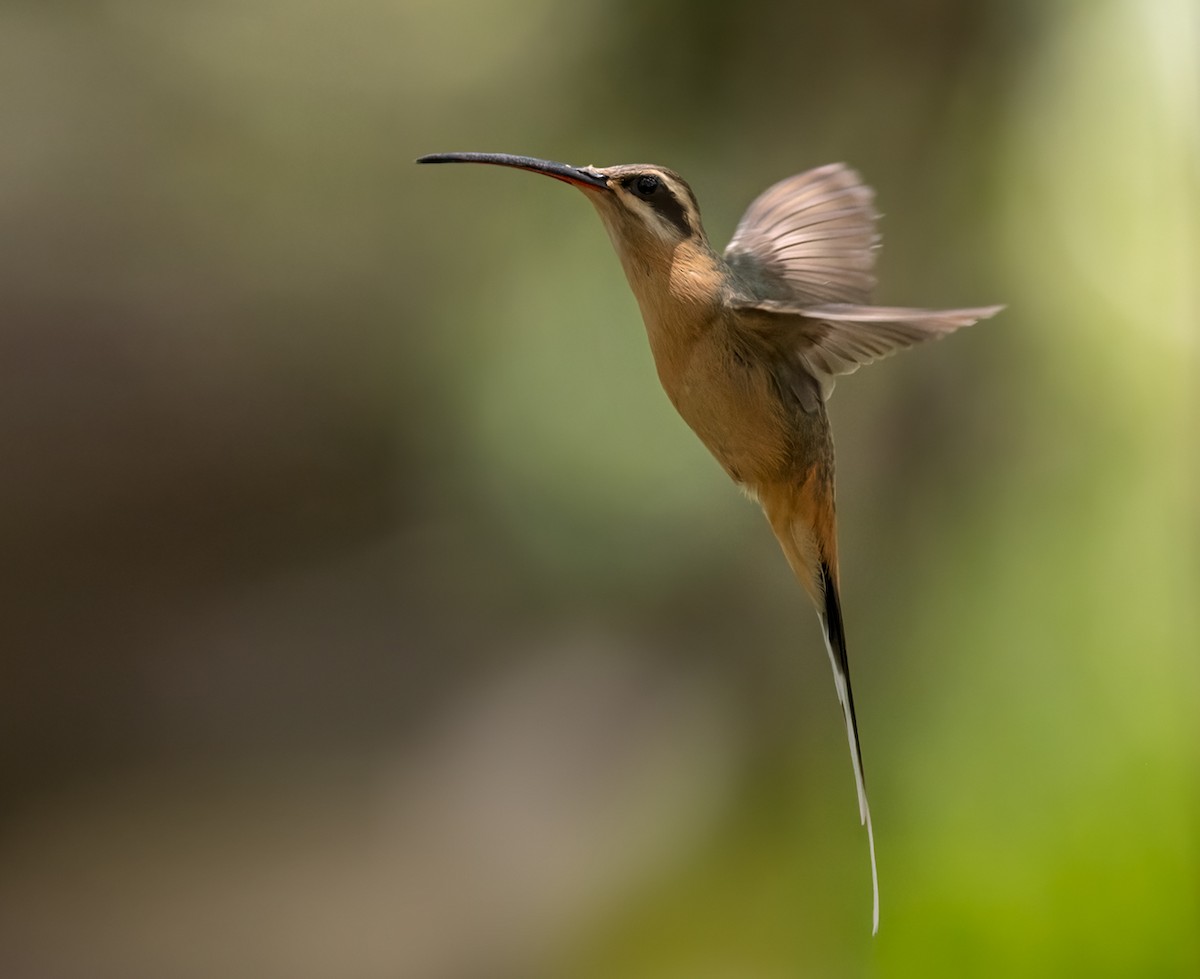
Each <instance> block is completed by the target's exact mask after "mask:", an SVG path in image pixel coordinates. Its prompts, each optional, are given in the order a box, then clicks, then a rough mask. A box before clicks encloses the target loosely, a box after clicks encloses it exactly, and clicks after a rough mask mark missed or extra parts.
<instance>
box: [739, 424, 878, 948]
mask: <svg viewBox="0 0 1200 979" xmlns="http://www.w3.org/2000/svg"><path fill="white" fill-rule="evenodd" d="M826 438H828V435H827V434H826ZM829 451H830V458H829V459H828V460H827V461H826V462H825V469H824V471H822V467H821V466H819V465H818V466H814V468H813V469H812V470H811V471H810V473H809V475H808V476H807V477H806V478H805V479H804V480H802V481H801V482H800V484H799V486H798V487H797V486H794V485H788V486H782V487H775V486H769V487H763V488H761V489H760V490H759V499H760V501H761V503H762V505H763V510H765V511H766V514H767V519H768V521H770V524H771V529H772V530H774V531H775V536H776V537H777V538H778V540H779V543H780V545H781V546H782V547H783V553H784V556H785V557H786V558H787V560H788V564H789V565H791V568H792V572H793V573H794V574H795V575H796V578H797V580H798V581H799V582H800V584H801V585H803V586H804V589H805V591H807V592H808V594H809V596H810V597H811V598H812V600H813V604H814V605H816V607H817V615H818V616H819V617H820V619H821V631H822V632H823V633H824V635H825V648H826V650H828V652H829V663H830V665H831V666H832V667H833V682H834V684H835V685H836V687H837V695H838V700H839V701H840V702H841V705H842V713H843V714H844V715H845V718H846V737H847V738H849V740H850V761H851V762H852V763H853V765H854V784H855V787H856V788H857V789H858V814H859V817H860V818H861V819H862V822H863V825H865V826H866V827H867V843H868V845H869V846H870V850H871V895H872V909H871V933H872V934H876V933H877V932H878V931H879V871H878V869H877V868H876V866H875V831H874V829H872V827H871V808H870V806H869V805H868V804H867V784H866V782H865V781H864V779H863V764H862V751H861V750H860V749H859V746H858V718H857V717H855V715H854V694H853V693H851V691H850V662H849V660H848V659H847V657H846V631H845V628H844V627H843V625H842V606H841V602H840V601H839V600H838V579H837V519H836V517H835V514H834V505H833V473H832V444H830V446H829Z"/></svg>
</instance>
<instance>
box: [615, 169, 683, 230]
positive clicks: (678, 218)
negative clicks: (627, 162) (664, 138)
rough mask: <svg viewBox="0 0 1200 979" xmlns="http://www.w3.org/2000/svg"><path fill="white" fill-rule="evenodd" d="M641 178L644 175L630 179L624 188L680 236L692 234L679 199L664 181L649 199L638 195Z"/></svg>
mask: <svg viewBox="0 0 1200 979" xmlns="http://www.w3.org/2000/svg"><path fill="white" fill-rule="evenodd" d="M643 176H645V174H641V175H639V176H637V177H631V178H630V179H629V180H627V181H626V182H625V186H626V187H627V188H628V189H629V190H631V191H633V193H634V194H636V195H637V197H639V198H640V199H641V200H644V201H645V202H646V203H647V204H649V205H650V206H651V207H653V208H654V210H656V211H657V212H658V213H659V214H661V215H662V216H663V217H664V218H666V219H667V220H668V221H670V222H671V223H672V224H673V225H675V227H676V228H678V229H679V232H680V234H682V235H684V236H685V237H688V236H690V235H691V234H693V229H692V225H691V222H690V221H688V215H687V211H686V210H685V209H684V206H683V205H682V204H681V203H680V202H679V199H678V198H677V197H676V196H675V195H674V194H673V193H672V192H671V188H670V187H668V186H667V184H666V182H665V181H663V180H659V181H658V187H657V188H655V190H654V192H653V193H652V194H651V195H650V196H649V197H647V196H645V195H643V194H641V193H638V186H637V182H638V180H640V179H641V177H643Z"/></svg>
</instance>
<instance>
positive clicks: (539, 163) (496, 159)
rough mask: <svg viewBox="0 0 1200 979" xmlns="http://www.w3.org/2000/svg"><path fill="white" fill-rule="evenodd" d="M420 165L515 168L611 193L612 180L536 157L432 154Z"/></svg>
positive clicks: (588, 171) (507, 154)
mask: <svg viewBox="0 0 1200 979" xmlns="http://www.w3.org/2000/svg"><path fill="white" fill-rule="evenodd" d="M417 162H418V163H491V164H493V165H495V166H499V167H515V168H516V169H517V170H528V171H529V172H530V173H541V174H545V175H546V176H547V177H553V178H554V179H555V180H561V181H563V182H564V183H568V184H573V185H574V186H576V187H596V188H600V189H603V190H607V189H608V178H607V177H605V176H604V175H603V174H600V173H596V172H595V171H594V170H591V169H580V168H579V167H573V166H569V165H568V164H566V163H555V162H554V161H553V160H538V159H535V158H534V157H532V156H513V155H512V154H511V153H431V154H429V155H428V156H422V157H420V158H419V159H418V160H417Z"/></svg>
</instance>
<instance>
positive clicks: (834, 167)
mask: <svg viewBox="0 0 1200 979" xmlns="http://www.w3.org/2000/svg"><path fill="white" fill-rule="evenodd" d="M873 199H874V194H873V192H872V191H871V188H870V187H868V186H866V184H864V183H863V182H862V180H861V178H860V177H859V175H858V174H857V173H855V172H854V171H853V170H851V169H850V168H849V167H847V166H845V165H844V164H841V163H830V164H827V165H826V166H823V167H817V168H816V169H815V170H808V171H806V172H805V173H800V174H797V175H796V176H794V177H788V178H787V179H785V180H781V181H779V183H777V184H775V185H773V186H772V187H769V188H767V189H766V190H765V191H763V193H762V194H760V195H759V196H758V198H757V199H755V201H754V202H753V203H752V204H751V205H750V207H749V208H748V209H747V210H746V213H745V215H744V216H743V217H742V220H741V222H740V223H739V224H738V226H737V230H736V231H735V232H734V234H733V239H732V240H731V241H730V242H729V246H728V247H727V248H726V249H725V261H726V262H728V263H729V265H730V266H731V267H732V268H733V270H734V272H735V273H736V274H737V275H738V276H740V277H741V278H742V279H743V280H745V281H746V282H747V284H748V285H750V286H751V289H750V290H749V291H750V292H752V293H754V294H755V295H763V296H770V297H772V298H776V299H781V300H791V301H793V302H801V303H821V302H858V303H863V302H866V301H867V300H868V298H869V296H870V292H871V289H872V288H873V287H874V285H875V277H874V276H873V275H872V274H871V269H872V268H873V267H874V264H875V249H876V247H877V246H878V244H879V236H878V235H877V234H876V232H875V218H876V215H875V211H874V208H873V206H872V201H873Z"/></svg>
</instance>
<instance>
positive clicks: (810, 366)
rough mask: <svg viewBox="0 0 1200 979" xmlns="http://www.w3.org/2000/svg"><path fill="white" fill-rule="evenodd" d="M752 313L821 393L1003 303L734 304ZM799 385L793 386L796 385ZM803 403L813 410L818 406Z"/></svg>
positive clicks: (790, 364) (753, 321)
mask: <svg viewBox="0 0 1200 979" xmlns="http://www.w3.org/2000/svg"><path fill="white" fill-rule="evenodd" d="M734 305H735V306H737V308H739V309H742V310H744V311H746V312H749V313H751V314H752V315H751V316H750V317H749V318H747V319H746V320H745V321H744V322H747V323H748V325H749V326H750V328H751V329H752V330H753V331H754V332H755V333H756V334H758V335H759V337H760V338H761V339H764V340H766V341H767V342H768V344H769V346H770V348H771V349H772V350H774V351H775V354H776V356H777V357H778V358H779V359H780V363H781V365H786V367H787V368H789V369H790V370H792V371H794V370H797V369H799V370H801V371H803V372H804V373H806V374H808V375H810V376H811V377H813V378H815V379H816V380H817V381H818V382H819V384H820V391H821V397H822V398H828V397H829V395H830V393H831V392H832V391H833V380H834V378H835V377H836V376H837V375H839V374H852V373H854V372H855V371H856V370H858V368H859V367H861V366H862V365H863V364H869V363H871V362H873V361H876V360H880V359H881V358H883V357H888V356H890V355H891V354H894V353H896V351H898V350H903V349H904V348H905V347H911V346H913V345H914V344H917V343H921V342H922V341H924V340H933V339H937V338H940V337H944V336H946V335H947V334H949V333H953V332H954V331H955V330H957V329H960V328H961V327H964V326H970V325H971V324H972V323H975V322H977V321H979V320H984V319H987V318H988V317H990V316H995V315H996V314H997V313H998V312H1000V310H1002V309H1003V308H1004V307H1003V306H979V307H976V308H973V309H906V308H904V307H902V306H857V305H853V304H850V303H829V304H825V305H811V306H800V305H797V304H795V303H789V302H781V301H778V300H758V301H753V300H745V301H737V302H735V304H734ZM793 386H794V385H793ZM807 401H808V399H802V403H804V406H805V407H806V408H807V409H808V410H810V411H811V410H812V409H813V408H814V407H815V405H812V404H808V403H806V402H807Z"/></svg>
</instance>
